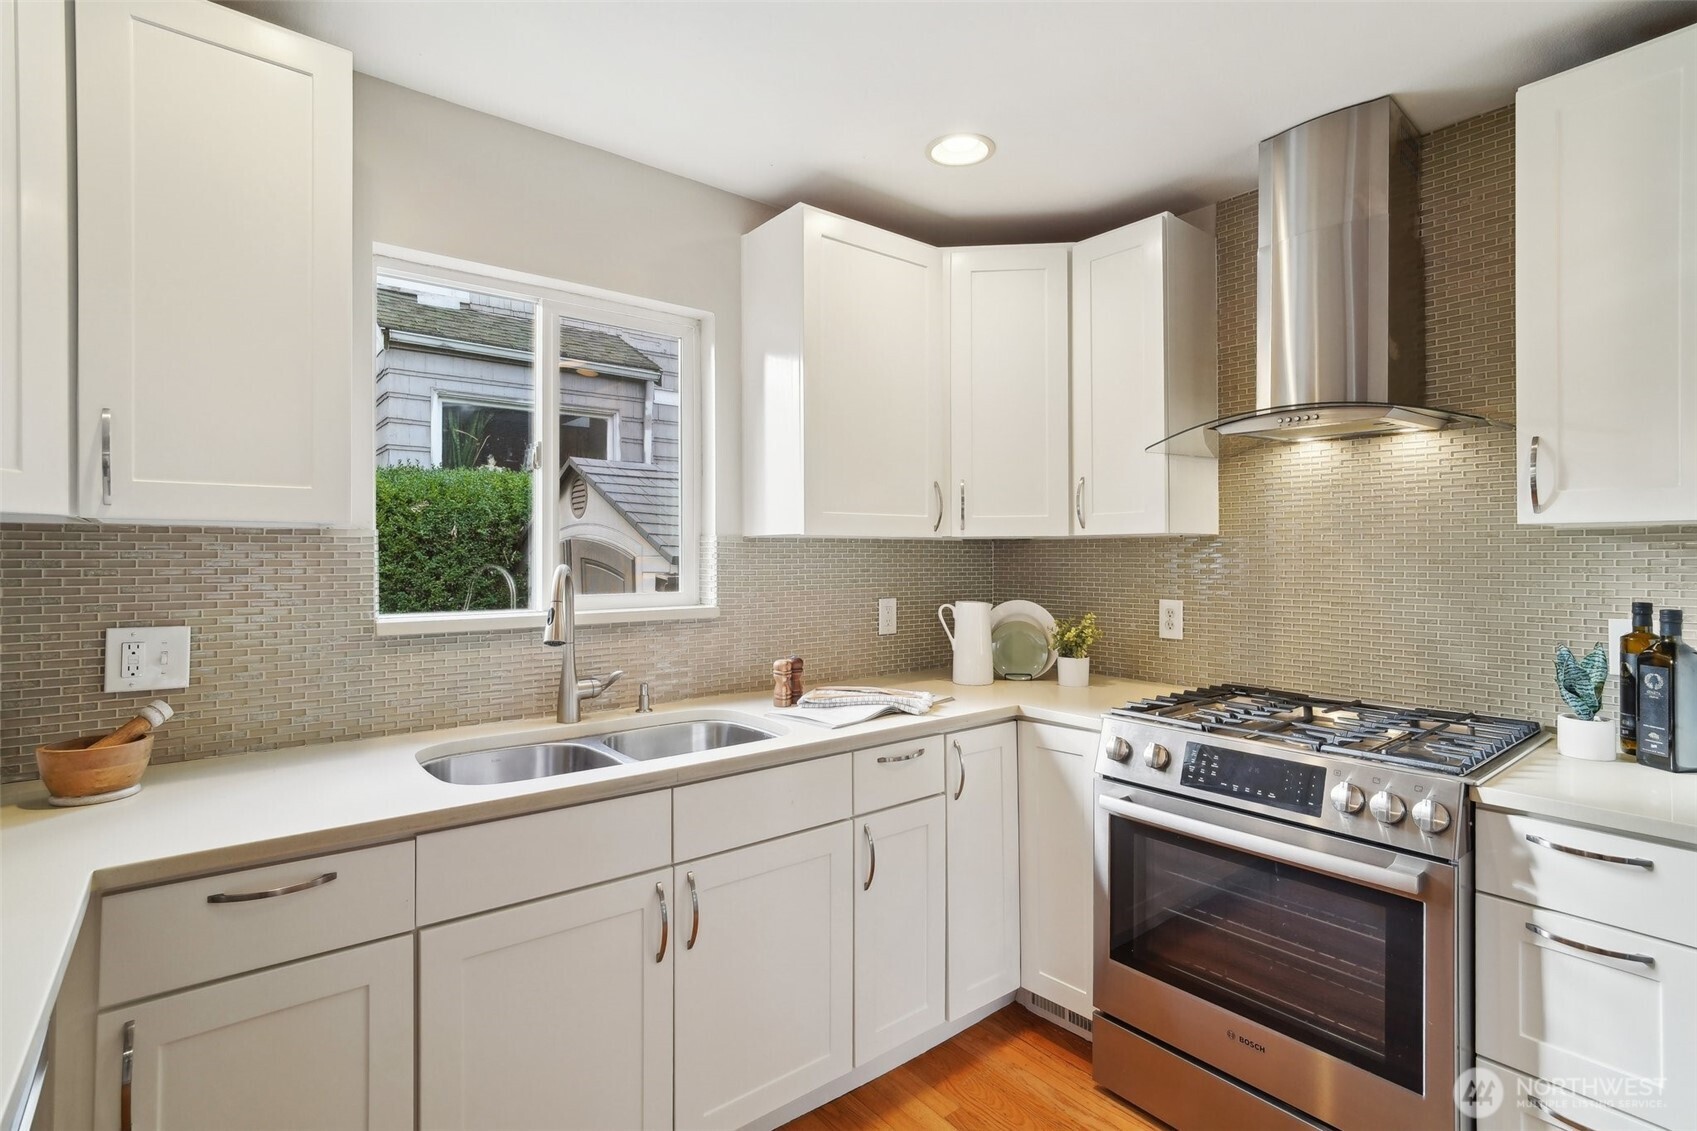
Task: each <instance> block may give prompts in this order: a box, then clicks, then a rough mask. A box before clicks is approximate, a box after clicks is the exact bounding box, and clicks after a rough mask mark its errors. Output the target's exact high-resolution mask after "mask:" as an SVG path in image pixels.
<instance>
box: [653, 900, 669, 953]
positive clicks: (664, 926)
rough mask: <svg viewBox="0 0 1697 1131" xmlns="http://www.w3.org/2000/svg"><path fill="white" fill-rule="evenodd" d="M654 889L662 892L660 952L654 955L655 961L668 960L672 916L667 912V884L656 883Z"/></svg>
mask: <svg viewBox="0 0 1697 1131" xmlns="http://www.w3.org/2000/svg"><path fill="white" fill-rule="evenodd" d="M654 890H655V891H657V892H659V893H660V953H658V954H656V955H655V956H654V961H656V962H664V961H666V944H667V943H668V942H670V941H671V938H672V920H671V916H669V915H667V914H666V885H665V884H655V885H654Z"/></svg>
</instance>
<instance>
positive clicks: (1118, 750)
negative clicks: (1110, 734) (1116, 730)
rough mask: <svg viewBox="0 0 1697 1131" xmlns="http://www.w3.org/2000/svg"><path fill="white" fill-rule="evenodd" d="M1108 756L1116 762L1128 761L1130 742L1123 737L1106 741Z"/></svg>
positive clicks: (1129, 757)
mask: <svg viewBox="0 0 1697 1131" xmlns="http://www.w3.org/2000/svg"><path fill="white" fill-rule="evenodd" d="M1108 757H1110V758H1112V759H1113V760H1114V761H1116V762H1125V761H1129V760H1130V759H1131V743H1129V742H1127V741H1126V740H1125V739H1123V738H1116V739H1114V740H1113V741H1112V742H1110V743H1108Z"/></svg>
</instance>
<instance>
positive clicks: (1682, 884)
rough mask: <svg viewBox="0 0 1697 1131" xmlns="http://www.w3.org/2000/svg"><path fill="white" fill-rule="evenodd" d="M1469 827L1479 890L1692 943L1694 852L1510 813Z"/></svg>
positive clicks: (1696, 932)
mask: <svg viewBox="0 0 1697 1131" xmlns="http://www.w3.org/2000/svg"><path fill="white" fill-rule="evenodd" d="M1476 828H1477V837H1478V853H1477V858H1476V862H1475V867H1476V869H1477V876H1478V879H1477V886H1478V889H1479V890H1480V891H1483V892H1490V893H1491V894H1492V895H1500V896H1502V897H1503V898H1505V899H1516V900H1519V901H1520V902H1522V903H1531V904H1534V905H1536V906H1538V907H1547V908H1549V909H1550V910H1552V911H1565V912H1567V913H1569V914H1571V915H1579V916H1582V917H1584V918H1586V919H1595V920H1597V921H1598V922H1602V923H1613V924H1615V925H1616V926H1619V927H1625V928H1626V929H1627V930H1631V931H1642V932H1643V933H1644V934H1647V935H1654V936H1656V937H1657V938H1661V939H1669V940H1671V941H1673V942H1677V943H1682V944H1684V945H1686V946H1697V904H1694V903H1693V901H1692V900H1691V898H1690V894H1691V893H1692V892H1694V891H1697V851H1693V850H1691V849H1689V848H1675V847H1673V846H1672V845H1667V844H1660V843H1653V842H1650V841H1643V840H1638V839H1636V838H1634V837H1629V836H1622V835H1621V834H1619V833H1606V832H1601V831H1599V830H1597V829H1588V828H1582V827H1580V826H1577V825H1568V824H1563V823H1562V822H1560V821H1551V820H1546V819H1544V818H1541V817H1527V816H1522V815H1519V814H1513V813H1492V812H1488V811H1482V812H1480V813H1479V816H1478V821H1477V825H1476ZM1583 853H1591V854H1593V855H1590V856H1586V855H1582V854H1583Z"/></svg>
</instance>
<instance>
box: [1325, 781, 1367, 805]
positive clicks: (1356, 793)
mask: <svg viewBox="0 0 1697 1131" xmlns="http://www.w3.org/2000/svg"><path fill="white" fill-rule="evenodd" d="M1365 804H1367V795H1366V794H1365V793H1362V792H1361V789H1360V788H1359V787H1358V786H1353V785H1350V784H1349V783H1348V782H1346V781H1340V782H1339V783H1338V784H1336V785H1334V786H1333V787H1332V808H1333V809H1336V810H1337V811H1338V812H1340V813H1359V812H1361V807H1362V806H1363V805H1365Z"/></svg>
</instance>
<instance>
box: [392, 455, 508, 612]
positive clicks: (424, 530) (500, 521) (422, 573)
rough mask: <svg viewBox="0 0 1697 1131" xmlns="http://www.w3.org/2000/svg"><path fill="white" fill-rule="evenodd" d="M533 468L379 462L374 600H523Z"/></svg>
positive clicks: (420, 604) (498, 605)
mask: <svg viewBox="0 0 1697 1131" xmlns="http://www.w3.org/2000/svg"><path fill="white" fill-rule="evenodd" d="M529 549H530V475H529V473H528V472H523V471H506V470H499V469H493V468H452V469H450V468H434V467H419V466H416V465H404V466H401V467H380V468H378V469H377V604H378V608H379V610H380V611H382V612H385V613H440V612H458V611H459V610H460V609H461V608H463V607H464V605H465V599H466V590H467V588H468V587H469V588H470V590H471V607H472V608H473V609H504V608H506V607H507V600H508V598H507V583H506V581H505V580H503V579H502V578H501V577H500V575H498V574H497V573H495V572H494V571H493V570H490V569H485V568H484V567H485V566H486V565H489V564H493V565H498V566H501V567H502V568H504V569H506V570H508V571H510V572H511V573H512V575H513V577H514V578H515V579H516V580H517V581H518V590H519V593H518V607H519V608H521V609H522V608H524V607H525V606H526V604H527V601H528V590H529V573H530V569H529V565H528V564H527V563H528V559H529Z"/></svg>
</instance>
